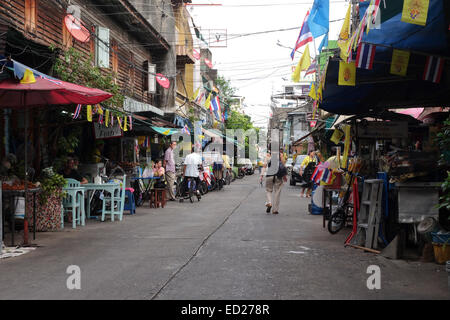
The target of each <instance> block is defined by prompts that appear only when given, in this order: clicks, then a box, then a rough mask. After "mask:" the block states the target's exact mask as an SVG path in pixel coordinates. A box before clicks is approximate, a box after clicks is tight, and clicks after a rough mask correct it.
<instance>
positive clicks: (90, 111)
mask: <svg viewBox="0 0 450 320" xmlns="http://www.w3.org/2000/svg"><path fill="white" fill-rule="evenodd" d="M86 112H87V119H88V121H89V122H92V106H91V105H90V104H88V105H87V108H86Z"/></svg>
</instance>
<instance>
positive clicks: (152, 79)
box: [144, 60, 156, 93]
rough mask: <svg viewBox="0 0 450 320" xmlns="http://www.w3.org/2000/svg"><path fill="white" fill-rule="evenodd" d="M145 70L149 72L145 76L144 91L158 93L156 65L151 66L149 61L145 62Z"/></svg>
mask: <svg viewBox="0 0 450 320" xmlns="http://www.w3.org/2000/svg"><path fill="white" fill-rule="evenodd" d="M144 70H147V72H148V73H147V74H144V91H148V92H149V93H155V92H156V76H155V74H156V65H155V64H151V63H150V62H149V61H148V60H147V61H144Z"/></svg>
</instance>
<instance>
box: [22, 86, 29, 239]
mask: <svg viewBox="0 0 450 320" xmlns="http://www.w3.org/2000/svg"><path fill="white" fill-rule="evenodd" d="M25 95H26V93H25ZM27 207H28V109H27V108H26V107H25V215H24V219H23V244H24V245H27V244H28V220H27Z"/></svg>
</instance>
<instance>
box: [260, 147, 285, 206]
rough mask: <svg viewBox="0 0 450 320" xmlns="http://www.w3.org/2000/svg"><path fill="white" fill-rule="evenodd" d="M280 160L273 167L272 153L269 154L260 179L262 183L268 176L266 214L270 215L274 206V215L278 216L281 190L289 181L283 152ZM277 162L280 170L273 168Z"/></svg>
mask: <svg viewBox="0 0 450 320" xmlns="http://www.w3.org/2000/svg"><path fill="white" fill-rule="evenodd" d="M278 159H279V160H278V161H274V162H275V163H274V164H273V165H272V161H271V155H270V153H267V155H266V159H265V161H264V166H263V170H262V173H261V177H260V181H261V182H262V179H263V177H264V175H265V176H266V197H267V199H266V208H267V209H266V212H267V213H269V212H270V210H271V209H272V206H273V210H272V213H273V214H278V209H279V207H280V196H281V189H282V187H283V183H284V182H286V181H287V170H286V167H285V166H284V164H285V162H284V156H283V150H280V152H279V154H278ZM276 162H278V168H277V169H275V168H272V166H275V165H276V164H277V163H276Z"/></svg>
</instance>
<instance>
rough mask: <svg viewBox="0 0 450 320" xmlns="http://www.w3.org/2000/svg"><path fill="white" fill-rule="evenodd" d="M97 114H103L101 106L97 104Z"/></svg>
mask: <svg viewBox="0 0 450 320" xmlns="http://www.w3.org/2000/svg"><path fill="white" fill-rule="evenodd" d="M97 113H98V114H103V109H102V107H101V105H99V104H98V108H97Z"/></svg>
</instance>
